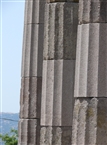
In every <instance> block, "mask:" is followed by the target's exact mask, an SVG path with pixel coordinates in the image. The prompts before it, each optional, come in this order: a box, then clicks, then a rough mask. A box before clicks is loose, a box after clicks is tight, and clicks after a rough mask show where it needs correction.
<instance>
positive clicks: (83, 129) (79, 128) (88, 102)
mask: <svg viewBox="0 0 107 145" xmlns="http://www.w3.org/2000/svg"><path fill="white" fill-rule="evenodd" d="M106 144H107V98H78V99H76V100H75V104H74V113H73V126H72V145H106Z"/></svg>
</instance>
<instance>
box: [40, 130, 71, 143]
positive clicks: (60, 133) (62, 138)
mask: <svg viewBox="0 0 107 145" xmlns="http://www.w3.org/2000/svg"><path fill="white" fill-rule="evenodd" d="M71 133H72V128H71V127H41V131H40V145H71Z"/></svg>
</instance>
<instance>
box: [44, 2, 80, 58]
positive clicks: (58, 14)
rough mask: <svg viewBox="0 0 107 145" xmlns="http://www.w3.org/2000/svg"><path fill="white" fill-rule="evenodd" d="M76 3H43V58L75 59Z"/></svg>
mask: <svg viewBox="0 0 107 145" xmlns="http://www.w3.org/2000/svg"><path fill="white" fill-rule="evenodd" d="M77 17H78V3H72V2H71V3H67V2H61V3H47V4H46V5H45V24H44V25H45V26H44V60H54V59H55V60H58V59H65V60H70V59H74V60H75V54H76V49H75V47H76V37H77V24H78V18H77Z"/></svg>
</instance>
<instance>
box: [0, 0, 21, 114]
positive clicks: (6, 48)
mask: <svg viewBox="0 0 107 145" xmlns="http://www.w3.org/2000/svg"><path fill="white" fill-rule="evenodd" d="M23 25H24V0H22V1H16V0H14V1H10V0H7V1H6V0H2V1H1V3H0V82H1V84H0V112H13V113H16V112H19V108H20V106H19V102H20V81H21V56H22V42H23Z"/></svg>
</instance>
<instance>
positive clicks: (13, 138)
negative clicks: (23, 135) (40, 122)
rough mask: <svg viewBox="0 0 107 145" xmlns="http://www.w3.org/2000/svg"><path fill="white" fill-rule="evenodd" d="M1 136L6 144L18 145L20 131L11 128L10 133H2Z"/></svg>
mask: <svg viewBox="0 0 107 145" xmlns="http://www.w3.org/2000/svg"><path fill="white" fill-rule="evenodd" d="M0 138H1V139H2V141H3V142H4V143H5V145H17V144H18V131H17V130H14V129H11V131H10V133H8V134H4V135H2V134H0Z"/></svg>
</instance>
